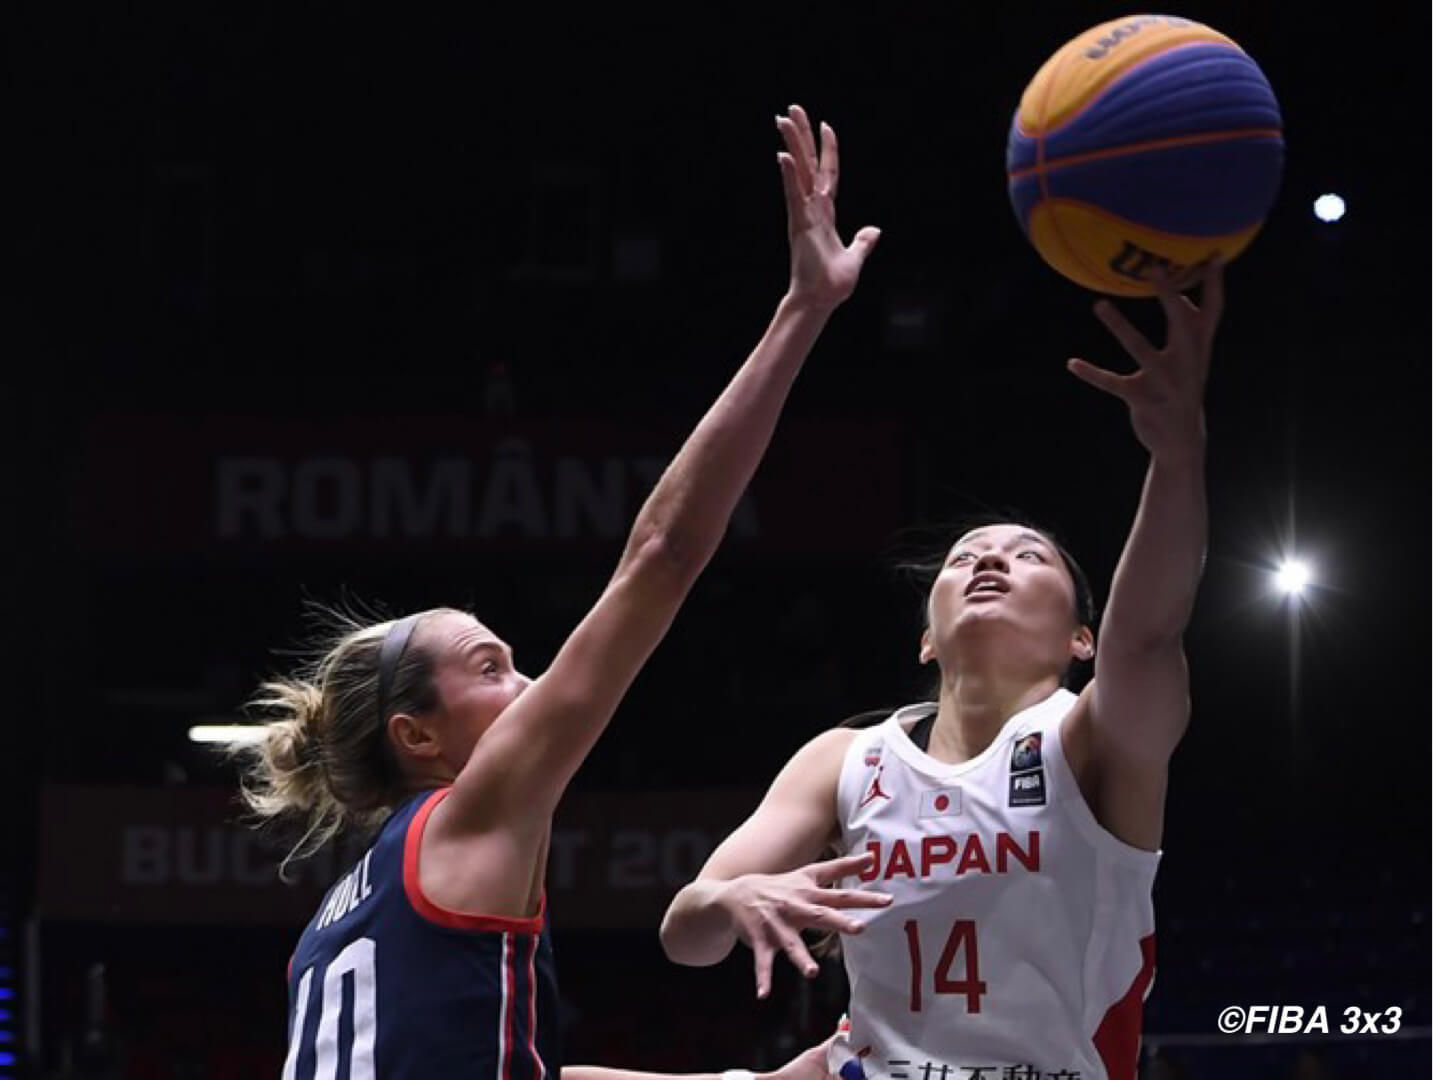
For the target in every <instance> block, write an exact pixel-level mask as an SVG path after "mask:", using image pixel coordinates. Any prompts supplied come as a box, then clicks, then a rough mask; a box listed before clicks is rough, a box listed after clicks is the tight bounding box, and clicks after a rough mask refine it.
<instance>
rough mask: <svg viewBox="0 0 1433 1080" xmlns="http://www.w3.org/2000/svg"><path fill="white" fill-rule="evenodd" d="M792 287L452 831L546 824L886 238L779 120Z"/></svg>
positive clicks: (458, 804) (513, 715) (481, 755)
mask: <svg viewBox="0 0 1433 1080" xmlns="http://www.w3.org/2000/svg"><path fill="white" fill-rule="evenodd" d="M777 126H778V128H779V129H780V133H781V137H782V139H783V140H784V142H785V147H786V149H785V151H784V152H782V153H781V154H779V155H778V157H779V164H780V170H781V178H782V185H783V188H784V190H785V195H786V206H787V218H788V231H789V237H790V249H791V277H790V285H789V288H788V290H787V292H786V295H785V296H784V297H782V299H781V302H780V303H779V304H778V306H777V309H776V314H775V316H774V317H773V319H772V321H771V324H770V325H769V326H768V328H767V330H766V333H765V334H764V335H763V337H762V338H761V341H760V342H759V343H758V344H757V346H756V349H755V350H754V351H753V352H752V353H751V355H750V356H749V357H748V358H747V360H746V362H745V363H744V364H743V365H742V366H741V368H740V370H738V371H737V373H736V375H735V376H734V377H733V379H732V380H731V382H730V383H729V384H728V385H727V387H726V389H725V390H724V391H723V392H722V394H721V396H720V397H719V398H718V399H717V400H716V402H715V404H713V405H712V407H711V408H710V409H709V410H708V412H707V413H706V415H705V416H704V417H703V418H702V419H701V421H700V423H698V424H697V426H696V429H695V430H694V431H693V432H692V434H691V435H690V436H689V437H688V439H687V441H686V443H685V444H684V445H683V446H682V448H681V449H680V451H679V452H678V453H677V455H676V457H675V458H674V459H673V460H672V462H671V464H670V465H669V466H668V468H667V469H666V471H665V472H664V473H663V474H662V477H661V479H660V480H659V481H658V482H657V484H656V487H655V488H654V489H653V491H652V492H651V494H650V495H649V497H648V498H647V501H646V503H645V504H644V505H643V507H642V508H641V511H640V512H639V513H638V515H637V519H636V522H635V523H634V525H633V527H632V531H631V535H630V536H629V538H628V541H627V545H626V549H625V550H624V551H623V553H622V557H621V560H620V561H619V563H618V565H617V569H616V572H615V573H614V574H613V576H612V579H611V581H610V582H609V583H608V585H607V587H606V589H605V591H604V592H603V594H602V596H601V597H600V598H599V599H598V601H597V603H596V605H595V606H594V607H593V609H592V610H591V612H589V614H588V615H587V616H586V617H585V618H584V619H583V620H582V622H581V623H580V624H579V625H578V627H577V628H576V630H575V631H574V632H573V633H572V635H571V637H569V638H568V639H567V641H566V643H565V644H564V645H563V646H562V648H561V649H560V650H559V652H558V654H557V657H556V658H555V659H554V660H553V663H552V666H551V667H550V668H549V669H548V670H547V671H546V672H545V673H544V674H543V675H542V676H541V677H540V678H538V679H537V680H536V681H535V682H534V683H533V684H532V685H531V687H529V688H528V689H527V690H526V692H525V693H523V694H522V695H521V696H520V697H519V698H518V699H517V700H516V701H515V702H514V703H513V704H512V705H510V706H508V707H507V709H506V710H505V711H504V712H503V713H502V714H501V715H500V716H499V718H498V719H497V720H496V721H495V722H494V723H493V725H492V728H491V730H490V731H488V732H487V733H486V734H485V735H484V736H483V738H482V739H481V740H480V741H479V742H478V744H477V746H476V749H475V750H474V752H473V755H472V757H471V759H470V761H469V763H468V765H467V767H466V768H464V769H463V771H462V773H461V774H460V775H459V777H458V779H457V782H456V784H455V787H454V792H453V795H452V800H453V804H454V805H453V806H452V807H451V808H450V809H449V811H448V813H449V821H450V824H458V823H459V822H461V821H463V820H467V821H469V822H471V823H472V825H473V826H474V827H484V826H485V825H487V824H490V823H491V822H492V821H494V819H495V818H496V819H500V820H503V821H513V820H523V821H528V822H532V823H534V824H545V822H546V820H547V818H548V816H549V815H550V814H551V812H552V809H553V807H554V806H555V804H556V802H557V800H558V797H559V796H560V794H561V793H562V791H563V789H564V788H565V787H566V786H567V783H568V781H569V779H570V778H571V777H572V775H573V773H574V772H575V771H576V770H577V768H578V766H579V765H580V764H581V763H582V761H583V759H584V758H585V757H586V756H587V753H588V751H589V750H590V749H591V747H592V745H593V743H594V742H595V741H596V739H597V737H598V736H599V735H600V734H601V732H602V730H603V728H604V727H605V726H606V724H607V721H608V719H609V718H610V717H611V715H612V713H613V711H614V710H615V708H616V706H617V704H618V702H619V701H620V699H621V697H622V695H623V693H624V692H625V691H626V689H627V687H628V685H629V684H630V683H631V681H632V679H633V678H634V677H635V676H636V674H637V671H638V669H639V668H640V667H641V665H642V663H643V662H644V661H645V660H646V659H647V657H648V656H649V655H650V654H651V652H652V650H653V649H654V648H655V647H656V645H657V643H658V641H660V640H661V638H662V636H663V634H664V633H665V632H666V630H667V628H668V626H669V625H670V624H671V621H672V618H673V616H674V615H675V614H676V612H677V609H678V607H679V606H680V604H681V603H682V600H683V598H684V597H685V596H686V594H687V591H688V590H689V589H690V588H691V586H692V584H693V583H694V582H695V580H696V578H697V576H698V575H699V574H700V572H701V570H702V569H703V567H705V565H706V564H707V561H708V560H709V559H710V558H711V556H712V554H713V553H714V552H715V550H716V548H717V545H718V543H719V542H720V540H721V537H722V535H723V533H724V532H725V530H726V528H727V524H728V522H729V520H730V517H731V513H732V510H733V509H734V507H735V506H736V503H737V500H738V499H739V498H740V496H741V494H742V492H743V491H744V490H745V488H746V486H747V484H748V482H749V481H750V479H751V476H752V474H753V472H754V471H755V470H756V466H757V464H758V462H760V460H761V457H762V454H763V453H764V452H765V450H766V447H767V445H768V443H769V442H770V440H771V435H772V432H773V430H774V428H775V426H776V421H777V417H778V416H779V415H780V413H781V409H782V406H783V404H784V403H785V401H786V397H787V393H788V391H789V390H790V388H791V385H792V382H793V380H794V379H795V378H796V375H797V372H799V371H800V369H801V365H802V363H803V362H804V361H805V359H806V356H807V354H808V352H809V351H810V349H811V346H812V345H813V343H814V342H815V340H816V338H817V336H818V335H819V334H820V332H821V329H822V328H823V327H824V326H825V324H826V320H827V319H828V317H829V316H830V314H831V312H832V311H833V310H834V309H835V308H836V306H837V305H839V304H840V303H841V302H842V301H843V300H845V299H846V298H847V297H848V296H849V295H850V294H851V292H852V290H853V289H854V288H855V286H856V281H857V278H858V277H859V275H860V271H861V266H862V264H863V262H864V261H865V259H866V256H867V255H868V254H869V252H870V250H871V248H872V247H873V245H874V244H875V242H876V239H877V236H878V235H879V234H878V233H877V231H876V230H875V229H869V228H868V229H862V230H861V231H860V232H858V233H857V234H856V236H855V239H854V240H853V242H852V243H851V244H850V245H849V246H848V245H845V244H843V243H842V242H841V239H840V237H839V235H838V233H837V231H836V222H835V193H836V186H837V182H838V179H839V171H838V162H837V147H836V136H835V133H834V132H833V131H832V130H831V128H830V127H829V126H827V125H825V124H823V125H822V126H821V132H820V136H821V137H820V147H819V149H818V146H817V142H816V136H815V135H814V134H813V132H812V130H811V126H810V123H809V121H808V120H807V117H806V114H805V113H804V112H803V111H802V110H801V109H800V108H799V107H797V106H792V107H791V109H790V111H789V115H787V116H783V117H778V118H777Z"/></svg>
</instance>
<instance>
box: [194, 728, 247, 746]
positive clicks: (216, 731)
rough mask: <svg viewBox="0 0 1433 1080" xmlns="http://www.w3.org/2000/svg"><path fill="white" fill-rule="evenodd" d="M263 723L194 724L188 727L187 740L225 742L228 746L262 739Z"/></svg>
mask: <svg viewBox="0 0 1433 1080" xmlns="http://www.w3.org/2000/svg"><path fill="white" fill-rule="evenodd" d="M263 738H264V725H263V724H195V725H194V726H193V727H191V728H190V729H189V741H190V742H196V743H225V744H228V745H230V746H233V745H236V744H248V743H256V742H260V741H262V740H263Z"/></svg>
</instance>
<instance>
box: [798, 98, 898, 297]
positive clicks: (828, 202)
mask: <svg viewBox="0 0 1433 1080" xmlns="http://www.w3.org/2000/svg"><path fill="white" fill-rule="evenodd" d="M776 126H777V129H778V130H780V132H781V138H782V140H783V141H784V142H785V143H786V150H785V152H783V153H779V154H777V155H776V158H777V161H778V162H779V163H780V165H781V186H782V188H783V189H784V191H785V193H786V228H787V236H788V237H789V239H790V243H791V290H790V295H791V297H792V299H794V300H797V301H799V302H803V303H809V304H811V305H812V306H815V307H820V308H827V309H829V308H834V307H835V306H836V305H837V304H839V303H841V302H842V301H843V300H845V299H846V298H847V297H848V296H850V295H851V293H852V292H853V291H854V290H855V288H856V281H857V280H858V279H859V278H860V276H861V266H862V264H863V263H865V261H866V256H868V255H869V254H870V253H871V249H872V248H874V247H875V246H876V241H877V240H879V239H880V236H881V231H880V230H879V229H876V228H872V227H870V226H867V227H866V228H864V229H861V230H860V231H859V232H857V233H856V235H855V237H854V238H853V239H852V241H851V243H850V245H849V246H847V245H846V244H843V243H842V242H841V236H840V234H839V233H838V232H837V231H836V187H837V184H838V182H839V181H840V177H841V166H840V156H839V153H838V151H837V147H836V133H835V132H834V131H833V130H831V125H829V124H826V123H822V125H821V148H820V150H819V151H818V150H817V148H816V137H815V135H814V134H813V132H812V130H811V121H810V119H808V118H807V116H806V110H804V109H803V108H802V107H801V106H800V105H792V106H791V107H790V108H789V109H787V115H786V116H778V117H777V118H776Z"/></svg>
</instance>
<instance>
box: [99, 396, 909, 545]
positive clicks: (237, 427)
mask: <svg viewBox="0 0 1433 1080" xmlns="http://www.w3.org/2000/svg"><path fill="white" fill-rule="evenodd" d="M686 434H687V432H686V431H684V430H679V429H676V428H670V427H668V428H664V429H656V430H654V429H652V428H649V427H645V426H637V425H632V426H625V427H624V426H619V425H615V424H610V423H595V422H590V421H577V420H571V421H568V420H526V419H524V420H517V419H513V418H506V417H504V418H499V419H482V418H469V417H429V418H423V417H404V418H393V419H379V418H366V419H361V420H360V419H348V420H318V421H309V420H283V419H272V418H267V419H266V418H245V417H224V416H215V417H203V418H192V417H191V418H175V417H144V416H116V417H109V418H104V419H101V420H99V421H97V422H96V423H95V424H94V425H93V426H92V427H91V428H90V429H89V430H88V432H87V433H86V435H85V436H84V442H83V447H82V450H81V452H80V457H79V461H78V469H79V474H80V475H79V477H78V483H76V484H75V485H73V487H72V490H73V491H74V492H75V499H76V504H75V505H74V507H73V508H72V513H71V520H72V524H73V533H74V535H75V537H76V538H77V540H78V542H79V543H80V544H81V545H83V546H85V547H86V548H88V549H90V550H92V551H95V552H98V553H106V552H111V553H115V554H143V553H154V554H176V553H193V554H202V555H204V556H206V557H207V556H214V555H218V556H224V555H236V556H253V555H258V554H262V555H264V556H265V557H268V556H272V555H283V554H295V553H300V552H306V551H308V552H324V551H333V550H335V549H341V550H343V551H344V552H345V553H354V552H362V551H373V552H382V551H387V550H392V549H401V550H403V551H404V552H422V551H431V552H434V553H441V552H446V551H452V552H457V551H463V552H472V551H473V550H474V549H475V548H476V547H479V546H481V547H482V548H483V549H487V550H492V549H494V548H496V549H504V550H512V549H519V548H520V549H523V550H533V551H537V552H542V551H550V552H555V551H564V550H572V549H575V548H581V547H594V546H596V547H600V546H608V545H617V544H619V543H621V542H622V541H623V540H624V539H625V537H626V535H627V531H628V529H629V528H630V526H631V524H632V520H633V519H634V517H635V516H636V513H637V510H638V509H639V508H640V506H641V504H642V501H643V499H645V497H646V495H647V493H648V492H649V491H650V490H651V488H652V485H653V484H654V483H655V482H656V480H657V478H658V477H659V476H660V475H661V473H662V470H663V469H664V468H665V467H666V465H667V462H668V461H669V460H670V458H671V456H672V455H673V454H675V453H676V451H677V449H678V448H679V447H680V446H681V443H682V440H683V439H684V438H685V436H686ZM903 447H904V442H903V436H902V433H901V431H900V429H899V428H898V427H897V426H896V425H895V424H894V423H891V422H884V421H860V422H857V421H846V420H814V419H793V420H792V421H791V422H789V423H784V424H783V425H782V427H781V429H780V430H779V431H778V434H777V437H776V439H775V441H774V442H773V444H772V447H771V449H770V451H769V453H768V454H767V457H766V459H765V461H764V462H763V464H762V466H761V469H760V471H759V472H758V474H757V477H756V479H755V480H754V482H753V484H752V486H751V489H750V490H749V491H748V493H747V495H746V497H745V498H744V499H743V501H742V503H741V505H740V506H739V507H738V509H737V511H736V514H735V516H734V518H733V520H732V525H731V529H730V531H729V533H728V539H727V543H728V545H729V546H730V547H731V548H733V549H735V550H737V551H746V552H754V553H783V552H785V553H800V552H822V551H826V552H829V551H871V550H874V549H875V548H876V547H878V546H879V545H880V543H881V542H882V541H883V540H884V538H885V537H887V536H888V535H889V534H890V532H891V531H892V530H894V529H895V528H898V527H899V526H900V525H901V524H903V521H902V517H903V515H904V513H905V505H904V502H903V499H902V492H903V490H904V482H905V474H906V464H905V459H906V455H905V453H904V449H903Z"/></svg>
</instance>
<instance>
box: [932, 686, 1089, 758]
mask: <svg viewBox="0 0 1433 1080" xmlns="http://www.w3.org/2000/svg"><path fill="white" fill-rule="evenodd" d="M1059 684H1060V681H1059V679H1058V678H1056V677H1053V676H1052V677H1050V678H1047V679H1040V680H1038V681H1035V682H1031V680H1030V679H1029V678H1020V677H1011V676H1008V675H1007V676H1005V677H1003V678H1002V677H1001V675H999V674H995V673H988V672H961V673H958V674H956V675H954V676H952V677H950V678H947V679H942V680H941V686H940V702H939V707H938V709H937V712H936V716H935V724H934V725H933V726H932V728H931V733H930V746H929V748H928V750H927V751H926V752H927V753H928V754H930V756H931V757H933V758H935V759H936V760H937V761H943V762H946V763H947V764H950V765H958V764H960V763H961V762H963V761H969V760H970V759H971V758H973V757H975V756H976V755H977V754H979V753H980V752H981V751H983V750H984V749H985V748H986V747H987V746H989V745H990V743H991V741H992V740H994V738H995V736H996V735H998V734H999V733H1000V729H1001V728H1003V727H1004V726H1005V722H1006V721H1007V720H1009V719H1010V718H1011V717H1012V716H1014V715H1015V714H1016V713H1018V712H1021V711H1023V710H1025V709H1028V708H1029V707H1030V706H1032V705H1035V704H1038V703H1039V702H1041V701H1043V700H1045V698H1047V697H1049V696H1050V695H1051V694H1052V693H1054V692H1055V690H1056V689H1057V688H1058V687H1059Z"/></svg>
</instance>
